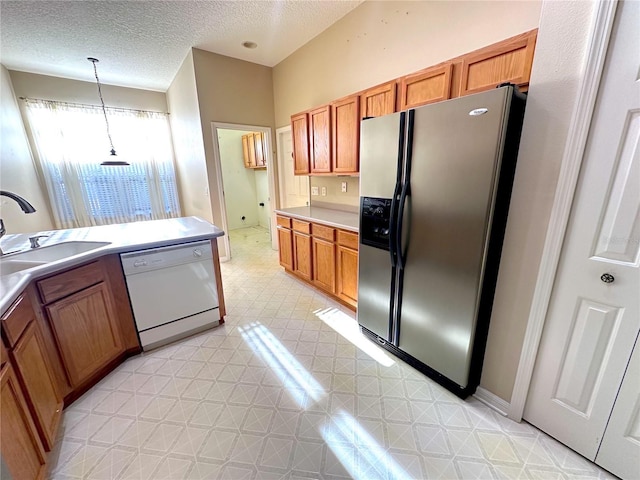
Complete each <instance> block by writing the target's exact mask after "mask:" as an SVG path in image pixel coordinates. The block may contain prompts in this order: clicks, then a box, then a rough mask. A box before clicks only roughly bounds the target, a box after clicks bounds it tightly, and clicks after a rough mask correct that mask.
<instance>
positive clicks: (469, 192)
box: [398, 88, 512, 387]
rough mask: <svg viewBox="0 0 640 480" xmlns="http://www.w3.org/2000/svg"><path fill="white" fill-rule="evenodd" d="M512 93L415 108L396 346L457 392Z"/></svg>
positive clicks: (465, 369)
mask: <svg viewBox="0 0 640 480" xmlns="http://www.w3.org/2000/svg"><path fill="white" fill-rule="evenodd" d="M511 92H512V90H511V89H510V88H501V89H496V90H492V91H489V92H485V93H481V94H477V95H470V96H468V97H461V98H459V99H455V100H451V101H447V102H442V103H435V104H432V105H428V106H425V107H422V108H418V109H416V110H415V117H414V128H413V153H412V156H411V160H410V161H411V167H410V168H411V178H410V181H411V189H410V192H411V195H410V197H409V198H408V200H407V204H408V205H407V208H406V210H408V211H409V212H410V216H409V217H408V218H405V223H406V222H407V221H409V222H410V225H409V226H407V225H404V227H405V230H406V231H408V235H407V236H406V237H405V238H404V239H403V240H402V243H403V245H404V247H405V248H406V251H407V255H406V264H405V269H404V281H403V287H402V292H401V295H402V303H401V313H400V322H399V325H400V326H399V330H400V331H399V342H398V347H399V348H400V349H401V350H403V351H405V352H406V353H408V354H410V355H412V356H413V357H415V358H416V359H418V360H420V361H421V362H423V363H425V364H426V365H428V366H429V367H431V368H432V369H434V370H436V371H438V372H440V373H441V374H443V375H444V376H446V377H448V378H449V379H450V380H453V381H454V382H455V383H457V384H458V385H460V386H461V387H466V386H467V383H468V377H469V367H470V358H471V353H472V347H473V341H474V334H475V331H476V318H477V310H478V303H479V298H480V293H481V286H482V275H483V270H484V265H485V259H486V253H487V246H488V237H489V233H490V232H489V225H490V223H491V212H492V209H493V208H492V207H493V203H494V197H495V192H496V184H497V177H498V171H499V168H500V158H501V154H502V149H503V144H504V134H505V130H506V122H505V114H506V111H507V109H508V106H509V103H510V100H511ZM485 110H486V111H485ZM407 227H408V228H407ZM486 321H488V319H487V320H486Z"/></svg>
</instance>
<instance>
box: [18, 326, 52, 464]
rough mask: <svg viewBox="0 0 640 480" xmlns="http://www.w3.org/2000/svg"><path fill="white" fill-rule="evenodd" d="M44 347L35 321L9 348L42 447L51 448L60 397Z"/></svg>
mask: <svg viewBox="0 0 640 480" xmlns="http://www.w3.org/2000/svg"><path fill="white" fill-rule="evenodd" d="M46 352H47V350H46V347H45V345H44V342H43V340H42V335H41V333H40V330H39V328H38V325H37V323H36V322H35V321H33V322H31V323H30V324H29V326H28V327H27V329H26V330H25V332H24V334H23V335H22V337H20V340H19V341H18V343H17V344H16V346H15V347H14V348H13V351H12V356H13V360H14V366H15V368H16V371H17V373H18V375H19V376H20V379H21V380H22V384H23V385H24V386H25V396H26V398H27V400H28V401H29V403H30V406H31V411H32V412H33V414H34V420H35V422H36V426H37V427H38V431H39V432H40V435H41V438H42V443H43V444H44V447H45V450H47V451H50V450H51V449H52V448H53V442H54V441H55V438H56V430H57V429H58V423H59V421H60V416H61V415H62V398H61V396H60V394H59V393H58V390H57V388H56V379H55V377H54V375H53V372H52V371H51V368H50V366H49V361H48V358H47V353H46Z"/></svg>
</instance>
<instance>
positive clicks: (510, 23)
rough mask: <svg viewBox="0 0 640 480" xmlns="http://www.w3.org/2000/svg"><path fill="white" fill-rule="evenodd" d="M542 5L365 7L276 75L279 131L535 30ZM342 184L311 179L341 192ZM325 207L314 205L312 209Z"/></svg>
mask: <svg viewBox="0 0 640 480" xmlns="http://www.w3.org/2000/svg"><path fill="white" fill-rule="evenodd" d="M540 6H541V2H540V1H517V2H514V1H455V2H454V1H422V2H412V1H394V2H383V1H367V2H364V3H362V4H361V5H360V6H359V7H358V8H356V9H355V10H353V11H351V12H350V13H349V14H347V15H346V16H345V17H344V18H342V19H341V20H340V21H338V22H336V23H335V24H334V25H332V26H331V27H329V28H328V29H327V30H325V31H324V32H322V33H321V34H320V35H318V36H317V37H315V38H314V39H313V40H312V41H310V42H309V43H307V44H306V45H304V46H303V47H302V48H300V49H298V50H296V51H295V52H294V53H293V54H291V55H290V56H289V57H287V58H286V59H285V60H283V61H282V62H280V63H279V64H278V65H276V66H275V67H274V70H273V84H274V101H275V104H276V111H275V115H276V125H277V126H278V127H281V126H284V125H287V124H288V123H289V117H290V116H291V115H292V114H294V113H297V112H300V111H303V110H306V109H309V108H312V107H315V106H319V105H322V104H325V103H327V102H330V101H332V100H336V99H338V98H340V97H343V96H346V95H349V94H351V93H354V92H357V91H359V90H363V89H365V88H368V87H372V86H374V85H377V84H379V83H382V82H385V81H388V80H392V79H394V78H397V77H401V76H403V75H406V74H408V73H412V72H415V71H417V70H420V69H422V68H425V67H428V66H430V65H433V64H436V63H439V62H441V61H444V60H447V59H449V58H453V57H456V56H458V55H461V54H464V53H466V52H469V51H472V50H476V49H478V48H480V47H483V46H485V45H489V44H492V43H495V42H498V41H500V40H504V39H505V38H508V37H511V36H513V35H517V34H519V33H522V32H525V31H527V30H531V29H533V28H536V27H537V26H538V20H539V16H540ZM341 181H342V180H341V179H339V178H329V179H326V180H325V179H323V180H316V179H315V178H312V179H311V185H312V186H313V185H320V184H323V185H326V186H327V189H328V190H332V191H336V192H338V193H337V194H336V197H335V198H334V199H333V200H332V201H335V202H337V203H345V204H347V205H351V204H353V198H351V197H350V196H349V195H347V196H343V195H340V194H339V192H340V182H341ZM318 200H320V201H323V202H324V201H328V200H325V199H322V198H320V197H311V202H312V204H313V203H315V202H316V201H318ZM356 204H357V203H356Z"/></svg>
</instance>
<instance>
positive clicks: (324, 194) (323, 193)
mask: <svg viewBox="0 0 640 480" xmlns="http://www.w3.org/2000/svg"><path fill="white" fill-rule="evenodd" d="M322 196H323V197H326V196H327V187H322Z"/></svg>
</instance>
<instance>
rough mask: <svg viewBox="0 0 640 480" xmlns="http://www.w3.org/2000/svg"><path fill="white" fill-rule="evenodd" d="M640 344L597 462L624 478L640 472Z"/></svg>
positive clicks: (608, 426)
mask: <svg viewBox="0 0 640 480" xmlns="http://www.w3.org/2000/svg"><path fill="white" fill-rule="evenodd" d="M638 383H640V344H638V340H636V346H635V348H634V349H633V355H632V356H631V361H630V362H629V366H628V368H627V373H625V375H624V380H623V381H622V386H621V387H620V392H619V393H618V398H617V399H616V403H615V405H614V407H613V412H611V418H610V419H609V423H608V424H607V429H606V430H605V433H604V438H603V439H602V444H601V445H600V450H598V455H597V456H596V463H597V464H598V465H600V466H602V467H604V468H606V469H607V470H609V471H610V472H611V473H615V474H616V475H617V476H619V477H620V478H629V479H631V478H638V477H639V476H640V387H639V385H638Z"/></svg>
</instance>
